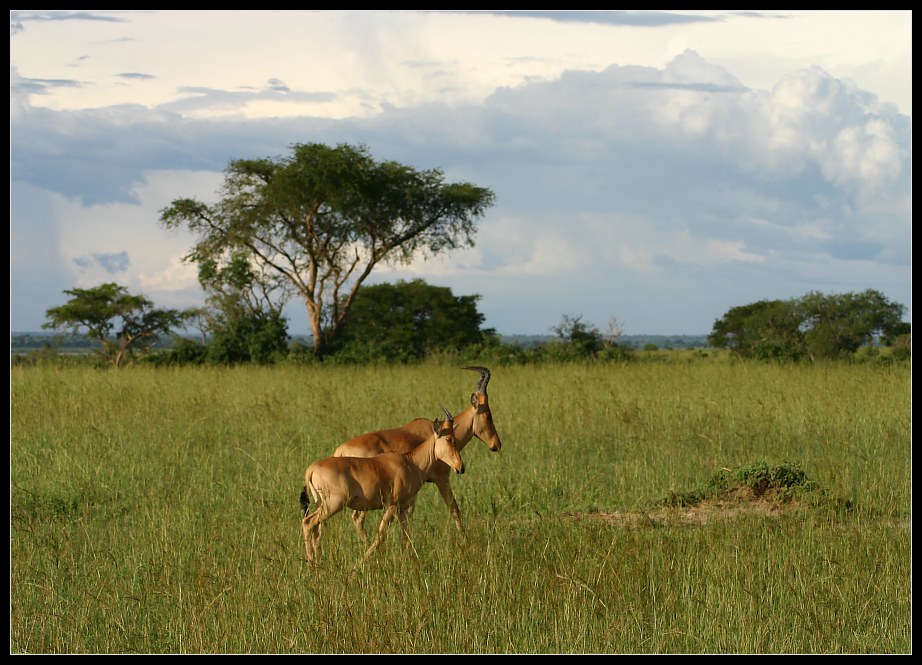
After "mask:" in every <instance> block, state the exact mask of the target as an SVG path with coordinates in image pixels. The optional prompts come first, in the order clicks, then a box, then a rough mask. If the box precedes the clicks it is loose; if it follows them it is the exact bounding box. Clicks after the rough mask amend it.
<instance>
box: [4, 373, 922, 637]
mask: <svg viewBox="0 0 922 665" xmlns="http://www.w3.org/2000/svg"><path fill="white" fill-rule="evenodd" d="M492 369H493V378H492V381H491V382H490V387H489V391H490V400H491V405H492V407H493V413H494V420H495V422H496V426H497V429H498V431H499V433H500V436H501V437H502V441H503V448H502V450H501V451H500V452H498V453H491V452H489V451H488V450H487V448H486V447H485V446H484V445H483V444H482V443H480V442H479V441H477V440H476V439H475V440H473V441H472V442H471V443H470V444H469V445H468V446H467V447H466V448H465V449H464V452H463V455H464V458H465V463H466V465H467V473H466V474H465V475H464V476H454V477H453V478H452V487H453V489H454V491H455V494H456V497H457V498H458V501H459V503H460V505H461V508H462V511H463V514H464V520H465V524H466V526H467V530H468V537H467V539H466V540H462V539H461V538H460V537H458V536H457V535H456V533H455V531H454V527H453V526H452V525H451V521H450V519H449V516H448V511H447V509H446V508H445V506H444V504H443V502H442V501H441V498H440V497H439V496H438V492H436V491H435V490H434V489H433V488H432V486H426V487H424V488H423V490H422V491H421V492H420V497H419V501H418V505H417V508H416V511H415V513H414V516H413V523H412V528H411V530H412V534H411V535H412V543H411V545H410V547H404V546H403V545H402V544H401V543H400V539H399V537H398V536H397V533H396V529H394V533H392V534H391V535H390V536H389V538H388V540H387V541H386V543H385V544H384V545H383V546H382V547H381V548H380V549H379V550H378V551H377V552H376V553H375V556H374V557H373V558H372V559H371V561H370V562H369V563H368V564H366V566H365V567H364V570H363V572H362V574H361V575H360V576H359V577H358V578H357V579H354V580H352V579H350V578H349V575H348V574H349V570H350V568H351V566H352V564H353V563H354V562H355V561H356V560H357V559H358V557H359V556H360V554H361V552H362V548H361V546H360V544H359V542H358V540H357V538H356V537H355V534H354V532H353V531H352V527H351V525H350V524H349V523H348V522H349V519H348V517H347V516H346V515H340V516H337V517H336V518H334V519H333V520H331V521H330V523H328V526H327V527H326V529H325V534H324V538H323V543H322V551H321V564H320V568H319V569H318V570H313V569H310V568H309V567H308V566H307V565H306V564H305V563H304V561H303V550H304V548H303V542H302V540H301V532H300V517H301V515H300V509H299V505H298V494H299V492H300V490H301V485H302V483H303V472H304V468H305V467H306V465H307V464H308V463H309V462H310V461H312V460H314V459H317V458H319V457H324V456H327V455H329V454H330V453H331V452H332V450H333V449H334V448H335V447H336V445H338V444H339V443H341V442H342V441H343V440H345V439H347V438H349V437H351V436H353V435H355V434H357V433H361V432H364V431H368V430H372V429H377V428H382V427H391V426H395V425H399V424H401V423H402V422H405V421H406V420H409V419H410V418H413V417H417V416H426V417H429V418H434V417H436V416H438V415H439V414H440V406H441V405H443V404H444V405H445V406H446V407H447V408H448V409H449V410H451V411H453V412H455V413H457V412H458V411H460V410H461V409H463V408H464V407H465V406H466V405H467V404H468V398H469V396H470V392H471V390H472V388H473V386H474V384H475V383H476V379H477V376H476V375H475V374H474V373H472V372H465V371H462V370H460V369H457V368H456V367H448V366H437V365H422V366H415V367H376V368H356V367H351V368H350V367H320V366H308V367H303V368H294V367H280V368H271V369H270V368H253V367H241V368H234V369H218V368H202V369H192V368H183V369H177V370H168V369H153V368H144V367H136V368H131V369H129V370H122V371H105V370H92V369H86V368H70V369H55V368H50V367H36V368H20V367H14V368H12V370H11V397H10V416H11V436H10V518H11V524H10V525H11V538H10V569H11V570H10V573H11V575H10V601H11V603H10V607H11V613H10V617H11V625H10V645H11V646H10V648H11V651H12V652H14V653H132V652H142V653H908V652H909V651H911V644H912V641H911V634H912V633H911V602H910V601H911V567H910V551H911V529H910V523H911V522H910V520H911V487H912V483H911V420H910V418H911V398H910V394H911V393H910V370H909V368H908V367H906V366H877V365H871V364H861V365H847V364H841V365H839V364H830V365H817V366H789V367H782V366H771V365H756V364H745V363H744V364H728V363H722V362H713V361H711V360H702V361H696V362H690V363H633V364H612V365H601V364H600V365H587V366H581V365H559V366H542V367H530V366H519V367H508V368H507V367H502V368H500V367H495V368H492ZM756 460H767V461H769V462H771V463H778V462H782V461H792V462H796V463H798V464H800V466H801V467H802V468H803V469H804V470H805V471H806V473H807V475H808V476H809V477H810V478H811V479H812V480H814V481H816V482H817V483H818V484H819V485H820V486H821V487H822V488H823V489H824V491H825V493H826V495H827V496H828V497H829V498H830V501H828V502H827V503H821V504H818V505H816V506H811V507H808V508H806V509H803V510H798V511H795V512H792V513H788V514H785V515H783V516H780V517H770V516H761V515H744V516H741V517H737V518H735V519H726V520H714V521H712V522H709V523H707V524H703V525H700V526H687V525H682V524H679V523H676V524H667V525H665V526H663V525H662V524H660V525H657V524H655V523H650V525H648V526H635V527H627V528H626V527H624V526H618V525H615V524H613V523H612V522H610V521H608V520H605V519H601V517H602V516H604V515H605V514H606V513H610V512H616V511H622V512H623V511H640V512H643V511H650V510H652V509H653V507H654V506H656V504H657V502H658V501H660V500H661V499H662V498H663V497H665V496H666V495H667V494H668V493H670V492H674V491H684V490H688V489H690V488H694V487H698V486H701V485H702V484H704V483H706V482H707V480H708V479H709V478H710V477H711V476H712V475H713V474H714V473H715V472H716V471H718V470H719V469H721V468H735V467H739V466H742V465H746V464H749V463H752V462H753V461H756ZM378 516H379V514H374V513H373V514H371V515H370V516H369V518H370V519H371V520H374V519H375V518H376V517H378Z"/></svg>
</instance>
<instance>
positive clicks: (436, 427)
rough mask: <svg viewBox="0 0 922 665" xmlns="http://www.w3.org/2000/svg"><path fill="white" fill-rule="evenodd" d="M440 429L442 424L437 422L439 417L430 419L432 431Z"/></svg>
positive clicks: (437, 431)
mask: <svg viewBox="0 0 922 665" xmlns="http://www.w3.org/2000/svg"><path fill="white" fill-rule="evenodd" d="M441 429H442V424H441V423H440V422H439V419H438V418H436V419H435V420H433V421H432V431H433V432H435V433H436V434H438V433H439V431H440V430H441Z"/></svg>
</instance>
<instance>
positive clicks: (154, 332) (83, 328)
mask: <svg viewBox="0 0 922 665" xmlns="http://www.w3.org/2000/svg"><path fill="white" fill-rule="evenodd" d="M64 293H65V294H67V295H69V296H71V298H70V300H68V301H67V303H65V304H64V305H61V306H60V307H52V308H51V309H49V310H47V312H46V313H45V316H46V317H48V319H49V320H48V321H47V322H46V323H44V324H42V328H45V329H53V330H59V331H63V332H67V333H69V334H72V335H85V336H87V337H89V338H90V339H93V340H95V341H96V342H98V343H99V348H98V349H94V352H95V353H97V354H98V355H99V356H100V357H101V358H102V359H103V360H104V361H105V362H107V363H109V364H111V365H113V366H114V367H121V366H122V365H123V364H124V363H126V361H130V358H131V357H132V356H133V355H134V353H135V352H144V351H147V350H149V349H150V348H151V347H152V346H153V345H154V344H156V342H157V338H158V336H159V335H161V334H163V335H167V334H169V332H170V330H171V329H172V328H173V327H175V326H177V325H179V324H180V322H181V316H180V313H179V312H178V311H176V310H172V309H157V308H155V307H154V305H153V303H152V302H151V301H150V300H148V299H147V298H145V297H144V296H140V295H132V294H130V293H128V290H127V288H125V287H124V286H119V285H118V284H115V283H114V282H109V283H107V284H102V285H100V286H97V287H94V288H91V289H70V290H65V291H64Z"/></svg>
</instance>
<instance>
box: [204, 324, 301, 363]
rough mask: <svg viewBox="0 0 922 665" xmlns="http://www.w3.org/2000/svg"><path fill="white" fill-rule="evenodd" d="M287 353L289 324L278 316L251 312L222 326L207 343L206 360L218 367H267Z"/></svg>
mask: <svg viewBox="0 0 922 665" xmlns="http://www.w3.org/2000/svg"><path fill="white" fill-rule="evenodd" d="M287 353H288V322H287V320H286V319H285V318H283V317H282V316H281V315H280V314H278V313H277V312H252V313H247V314H241V315H238V316H237V317H235V318H233V319H231V320H228V321H225V322H223V323H222V325H221V326H220V327H219V328H217V329H216V330H215V332H214V334H213V336H212V337H211V339H210V341H209V343H208V346H207V351H206V354H205V359H206V361H207V362H209V363H212V364H217V365H234V364H239V363H248V362H253V363H256V364H258V365H266V364H271V363H274V362H277V361H279V360H281V359H283V358H284V357H285V356H286V355H287Z"/></svg>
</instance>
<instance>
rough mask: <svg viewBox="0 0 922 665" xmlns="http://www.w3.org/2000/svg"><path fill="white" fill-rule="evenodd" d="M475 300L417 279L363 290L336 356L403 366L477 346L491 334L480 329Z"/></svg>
mask: <svg viewBox="0 0 922 665" xmlns="http://www.w3.org/2000/svg"><path fill="white" fill-rule="evenodd" d="M478 300H480V296H479V295H470V296H455V295H453V294H452V292H451V289H449V288H447V287H437V286H431V285H429V284H427V283H426V282H425V281H423V280H421V279H415V280H412V281H409V282H407V281H399V282H397V283H396V284H377V285H373V286H366V287H364V288H363V289H362V290H361V291H359V293H358V294H357V295H356V298H355V300H354V302H353V303H352V307H351V309H350V310H349V315H348V317H347V318H346V322H345V325H344V327H343V332H342V337H341V347H340V348H339V349H338V350H337V351H336V356H337V358H338V359H340V360H351V361H358V362H368V361H379V360H383V361H391V362H407V361H417V360H421V359H423V358H425V357H427V356H429V355H432V354H434V353H437V352H443V351H459V350H461V349H464V348H466V347H470V346H476V345H481V344H483V343H484V341H485V340H486V339H487V338H488V337H489V336H493V335H494V333H493V331H492V330H489V329H488V330H482V329H481V325H482V324H483V321H484V316H483V315H482V314H481V313H480V312H478V311H477V301H478Z"/></svg>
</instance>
